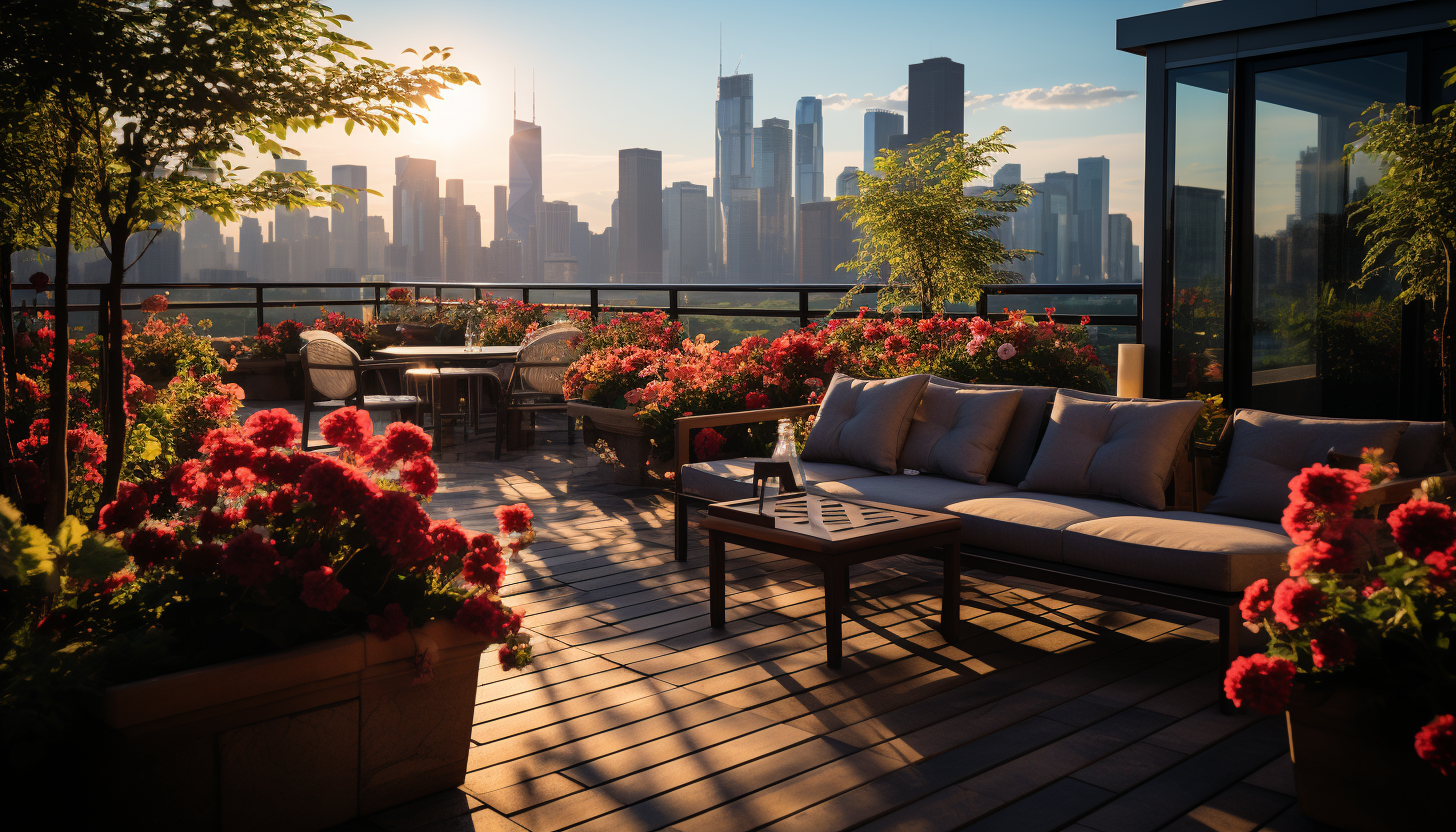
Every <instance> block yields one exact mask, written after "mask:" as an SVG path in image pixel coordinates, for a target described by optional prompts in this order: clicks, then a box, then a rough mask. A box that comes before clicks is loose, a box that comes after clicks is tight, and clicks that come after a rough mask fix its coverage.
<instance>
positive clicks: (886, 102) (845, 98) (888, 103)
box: [819, 84, 910, 113]
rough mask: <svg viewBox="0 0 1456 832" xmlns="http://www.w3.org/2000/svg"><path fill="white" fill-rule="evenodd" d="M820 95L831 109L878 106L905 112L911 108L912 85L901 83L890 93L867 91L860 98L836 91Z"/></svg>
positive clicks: (872, 107) (882, 108) (825, 104)
mask: <svg viewBox="0 0 1456 832" xmlns="http://www.w3.org/2000/svg"><path fill="white" fill-rule="evenodd" d="M819 97H820V98H822V99H824V106H826V107H828V108H829V109H831V110H849V109H858V108H863V109H866V110H868V109H874V108H878V109H881V110H895V111H898V112H902V113H903V112H905V111H906V110H908V109H909V108H910V85H909V84H901V85H900V86H899V88H897V89H896V90H895V91H894V92H892V93H890V94H889V95H875V94H874V93H872V92H867V93H865V94H864V95H862V96H860V97H859V98H855V97H853V96H850V95H847V94H845V93H842V92H835V93H830V94H829V95H821V96H819Z"/></svg>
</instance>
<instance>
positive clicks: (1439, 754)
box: [1415, 714, 1456, 777]
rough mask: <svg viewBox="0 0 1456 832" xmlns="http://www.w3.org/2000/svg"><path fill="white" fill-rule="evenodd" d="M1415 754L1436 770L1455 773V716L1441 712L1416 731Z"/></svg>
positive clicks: (1450, 774)
mask: <svg viewBox="0 0 1456 832" xmlns="http://www.w3.org/2000/svg"><path fill="white" fill-rule="evenodd" d="M1415 745H1416V756H1418V757H1420V758H1421V759H1422V760H1425V761H1426V762H1428V763H1430V764H1431V766H1432V767H1433V768H1435V769H1436V771H1439V772H1441V773H1442V774H1444V775H1446V776H1447V777H1450V776H1452V775H1456V716H1452V715H1451V714H1442V715H1441V716H1438V717H1436V718H1435V719H1433V720H1431V721H1430V722H1428V723H1426V727H1424V728H1422V729H1421V730H1419V731H1417V732H1416V743H1415Z"/></svg>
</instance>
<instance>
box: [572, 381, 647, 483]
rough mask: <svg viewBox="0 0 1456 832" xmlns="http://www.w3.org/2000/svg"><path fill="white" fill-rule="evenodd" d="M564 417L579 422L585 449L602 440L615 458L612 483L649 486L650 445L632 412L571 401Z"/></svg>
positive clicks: (644, 431)
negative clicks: (648, 459)
mask: <svg viewBox="0 0 1456 832" xmlns="http://www.w3.org/2000/svg"><path fill="white" fill-rule="evenodd" d="M566 415H567V417H569V418H580V419H581V424H582V430H581V433H582V438H583V440H584V441H585V442H586V444H587V446H588V447H590V446H593V445H595V444H597V442H598V441H599V440H604V441H606V443H607V445H608V446H609V447H611V449H612V452H613V453H615V454H616V455H617V464H616V465H614V466H613V470H612V482H614V483H616V484H618V485H648V484H649V482H650V477H649V476H648V473H647V456H648V453H649V452H650V451H651V450H652V443H651V441H650V440H649V439H648V438H647V431H646V429H645V428H643V427H642V423H640V422H638V421H637V417H636V416H634V415H633V411H630V410H618V409H617V408H615V407H598V406H597V405H594V404H587V403H586V402H581V401H571V402H567V403H566Z"/></svg>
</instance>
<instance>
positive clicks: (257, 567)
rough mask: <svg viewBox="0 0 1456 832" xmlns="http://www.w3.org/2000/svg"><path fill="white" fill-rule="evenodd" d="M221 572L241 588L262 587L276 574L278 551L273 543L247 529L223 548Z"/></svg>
mask: <svg viewBox="0 0 1456 832" xmlns="http://www.w3.org/2000/svg"><path fill="white" fill-rule="evenodd" d="M222 571H223V572H225V573H227V574H229V575H231V576H233V577H234V578H236V579H237V581H238V583H240V584H242V585H243V586H247V587H253V586H262V585H263V584H266V583H268V582H269V581H271V580H273V578H274V577H275V576H277V574H278V550H277V549H274V548H273V541H271V540H265V539H263V536H262V535H261V534H259V533H258V532H256V531H254V530H253V529H249V530H248V531H245V532H243V533H242V534H240V535H238V536H237V537H235V538H233V539H232V540H230V541H228V544H227V545H226V546H224V547H223V551H222Z"/></svg>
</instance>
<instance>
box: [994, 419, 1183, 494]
mask: <svg viewBox="0 0 1456 832" xmlns="http://www.w3.org/2000/svg"><path fill="white" fill-rule="evenodd" d="M1202 410H1203V402H1201V401H1196V400H1182V399H1180V400H1172V401H1158V400H1153V399H1116V398H1112V397H1108V396H1091V395H1087V394H1080V393H1078V392H1077V391H1073V390H1058V391H1057V397H1056V400H1055V401H1054V402H1053V403H1052V418H1051V423H1050V424H1048V425H1047V431H1046V436H1045V437H1043V438H1042V440H1041V447H1039V448H1038V449H1037V451H1036V459H1035V460H1033V461H1032V463H1031V469H1030V470H1029V471H1027V472H1026V479H1025V480H1023V481H1022V483H1021V489H1022V490H1023V491H1042V492H1047V493H1051V494H1086V495H1092V496H1098V497H1112V498H1115V499H1119V500H1126V501H1127V502H1129V503H1134V504H1136V505H1140V506H1146V507H1147V508H1151V509H1156V510H1158V511H1162V510H1163V509H1165V508H1167V496H1166V494H1165V493H1164V492H1166V491H1167V488H1168V481H1169V479H1170V478H1171V477H1172V472H1173V463H1174V461H1175V460H1176V458H1177V455H1178V451H1179V449H1180V448H1182V447H1183V446H1184V444H1185V443H1186V442H1187V441H1188V438H1189V436H1191V435H1192V432H1193V423H1194V422H1195V421H1196V420H1197V419H1198V414H1199V413H1200V412H1202Z"/></svg>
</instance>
